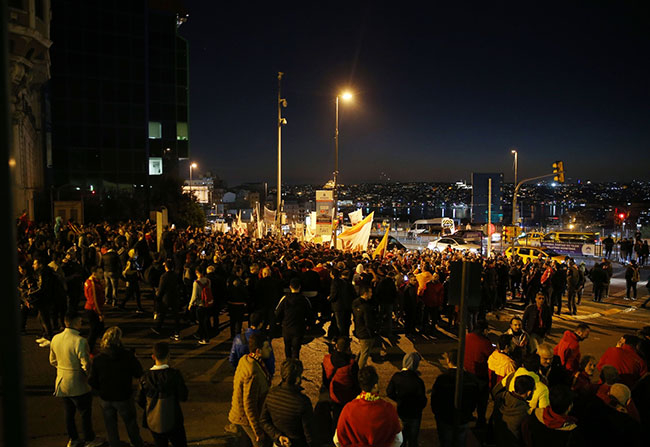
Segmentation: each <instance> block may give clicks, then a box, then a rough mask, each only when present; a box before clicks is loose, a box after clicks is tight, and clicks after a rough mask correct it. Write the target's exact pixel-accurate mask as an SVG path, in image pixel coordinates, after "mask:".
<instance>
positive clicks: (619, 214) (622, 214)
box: [618, 213, 625, 221]
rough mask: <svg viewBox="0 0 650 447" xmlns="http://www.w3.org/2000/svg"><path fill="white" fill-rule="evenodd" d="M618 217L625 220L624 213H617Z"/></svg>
mask: <svg viewBox="0 0 650 447" xmlns="http://www.w3.org/2000/svg"><path fill="white" fill-rule="evenodd" d="M618 218H619V219H621V220H622V221H623V220H625V213H618Z"/></svg>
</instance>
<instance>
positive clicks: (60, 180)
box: [46, 0, 189, 199]
mask: <svg viewBox="0 0 650 447" xmlns="http://www.w3.org/2000/svg"><path fill="white" fill-rule="evenodd" d="M185 19H186V14H185V11H184V9H183V6H182V4H181V2H180V1H173V0H130V1H127V2H125V1H117V0H103V1H85V0H57V1H54V2H52V23H51V38H52V41H53V45H52V47H51V59H52V68H51V72H52V78H51V81H50V110H51V116H50V119H51V128H52V148H51V154H50V155H51V156H49V157H48V163H47V169H46V174H47V177H48V182H49V184H50V185H51V190H52V191H54V194H56V196H57V197H58V196H60V195H64V193H65V192H68V191H70V190H77V188H80V190H81V191H95V192H98V193H100V194H102V193H110V191H113V190H116V189H119V190H121V191H127V192H131V193H133V194H137V195H138V196H140V197H142V198H143V199H144V198H146V197H148V196H149V191H150V189H151V188H153V187H155V185H156V183H157V182H158V181H159V180H160V179H161V178H162V176H163V175H174V176H178V160H179V159H184V158H187V157H188V152H189V138H188V137H189V133H188V122H189V112H188V83H189V76H188V45H187V42H186V41H185V40H184V39H183V38H182V37H181V36H180V35H179V34H178V28H179V26H180V25H181V24H182V23H183V22H184V21H185Z"/></svg>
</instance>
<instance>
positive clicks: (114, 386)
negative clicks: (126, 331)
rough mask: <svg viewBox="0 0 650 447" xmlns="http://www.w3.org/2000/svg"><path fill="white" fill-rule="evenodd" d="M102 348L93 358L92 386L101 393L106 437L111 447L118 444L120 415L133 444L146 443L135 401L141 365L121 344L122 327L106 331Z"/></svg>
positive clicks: (136, 445) (115, 446) (140, 446)
mask: <svg viewBox="0 0 650 447" xmlns="http://www.w3.org/2000/svg"><path fill="white" fill-rule="evenodd" d="M100 347H101V351H100V353H99V354H98V355H97V357H95V359H94V360H93V364H92V368H91V370H90V375H89V377H88V383H89V385H90V386H91V387H92V388H93V390H95V391H96V392H97V393H98V394H99V398H100V405H101V407H102V413H103V414H104V425H106V436H107V438H108V443H109V445H110V446H111V447H119V446H120V445H122V444H121V443H120V433H119V431H118V429H117V416H118V414H119V416H120V417H121V418H122V420H123V421H124V425H125V426H126V431H127V433H128V435H129V439H130V440H131V444H132V445H133V446H134V447H142V446H143V445H144V443H143V441H142V438H141V437H140V430H139V429H138V421H137V415H136V411H135V404H134V402H133V396H132V391H133V387H132V382H133V379H134V378H136V379H137V378H140V377H141V376H142V365H141V364H140V362H139V361H138V359H137V358H135V354H134V353H133V351H132V350H129V349H126V348H125V347H124V345H123V344H122V330H121V329H120V328H119V327H117V326H113V327H110V328H108V330H107V331H106V332H105V333H104V336H103V337H102V340H101V343H100Z"/></svg>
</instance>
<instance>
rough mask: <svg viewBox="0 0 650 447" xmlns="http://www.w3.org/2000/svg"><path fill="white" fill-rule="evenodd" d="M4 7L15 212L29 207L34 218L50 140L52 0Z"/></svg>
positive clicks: (16, 1)
mask: <svg viewBox="0 0 650 447" xmlns="http://www.w3.org/2000/svg"><path fill="white" fill-rule="evenodd" d="M8 6H9V79H10V81H11V87H10V88H11V91H10V114H11V125H12V146H11V158H10V163H11V166H12V168H13V172H14V176H13V177H14V188H13V203H14V216H15V217H18V216H20V215H21V214H22V211H23V210H27V212H28V215H29V217H30V219H34V217H35V208H36V203H35V202H36V200H37V196H38V194H39V193H41V192H42V191H43V188H44V185H45V179H44V171H45V166H46V162H47V160H46V159H47V157H48V156H47V154H48V153H49V152H48V141H51V138H50V132H49V130H48V129H47V126H46V116H47V113H46V112H47V110H46V107H47V106H46V100H45V99H46V97H45V95H44V89H45V85H46V83H47V81H48V79H49V78H50V56H49V48H50V46H51V45H52V42H51V41H50V18H51V14H50V0H9V5H8Z"/></svg>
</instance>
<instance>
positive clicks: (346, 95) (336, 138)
mask: <svg viewBox="0 0 650 447" xmlns="http://www.w3.org/2000/svg"><path fill="white" fill-rule="evenodd" d="M339 98H341V99H343V100H344V101H350V100H351V99H352V93H350V92H349V91H345V92H342V93H340V94H338V95H336V115H335V116H336V122H335V126H336V127H335V132H334V218H335V219H338V215H339V213H338V195H337V194H336V187H337V186H338V177H339ZM332 240H333V242H334V248H336V228H335V229H334V235H333V237H332Z"/></svg>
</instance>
